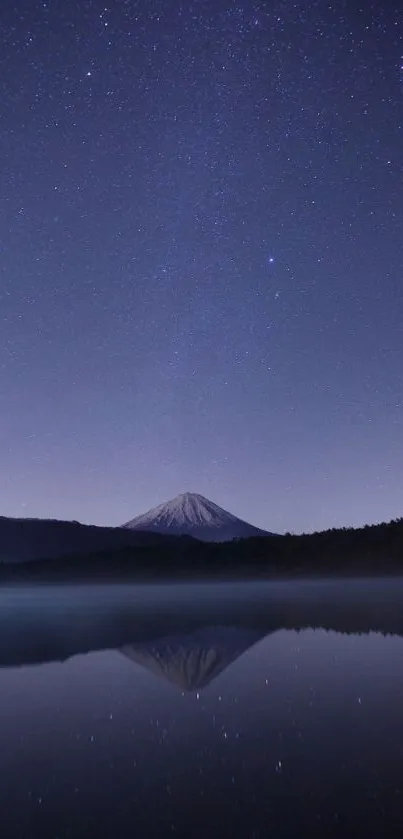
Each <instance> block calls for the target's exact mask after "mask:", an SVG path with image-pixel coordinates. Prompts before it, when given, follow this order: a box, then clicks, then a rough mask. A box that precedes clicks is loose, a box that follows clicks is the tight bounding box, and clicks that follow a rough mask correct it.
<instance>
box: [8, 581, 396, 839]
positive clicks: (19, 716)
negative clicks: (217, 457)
mask: <svg viewBox="0 0 403 839" xmlns="http://www.w3.org/2000/svg"><path fill="white" fill-rule="evenodd" d="M402 636H403V582H402V581H400V580H391V579H388V580H359V581H358V580H347V581H305V582H304V581H298V582H273V583H262V582H260V583H251V582H247V583H244V584H242V583H231V584H214V585H209V584H202V585H197V584H191V585H190V584H183V585H171V586H170V585H161V586H158V585H141V586H140V585H137V586H136V585H126V586H124V585H114V586H101V585H98V586H93V587H91V586H84V585H83V586H64V587H60V586H59V587H57V586H52V585H49V586H41V587H36V588H33V587H31V588H28V587H24V586H20V587H19V586H15V587H3V588H2V589H1V590H0V702H1V709H0V710H1V713H0V743H1V765H2V773H1V787H0V823H1V825H2V832H1V835H2V836H4V839H14V837H18V839H31V837H32V839H36V838H37V837H38V839H39V837H40V839H67V837H68V838H69V839H70V838H71V837H74V839H85V837H94V839H98V837H111V839H112V837H113V839H121V838H122V839H123V837H126V836H127V837H134V836H139V837H148V838H149V837H181V839H182V837H183V839H185V837H186V839H187V838H188V837H195V838H196V839H199V837H200V839H202V837H203V839H206V837H209V839H210V838H211V837H220V839H221V837H224V836H228V837H248V839H258V837H262V839H263V837H269V836H271V837H276V839H278V838H279V837H287V838H288V837H296V836H302V835H304V836H305V835H309V836H318V837H319V836H323V837H343V839H345V837H350V836H351V837H357V836H361V835H362V836H363V837H366V838H367V837H369V836H379V837H380V836H385V837H386V836H387V837H394V836H396V837H398V836H399V837H400V836H401V835H402V831H403V638H402Z"/></svg>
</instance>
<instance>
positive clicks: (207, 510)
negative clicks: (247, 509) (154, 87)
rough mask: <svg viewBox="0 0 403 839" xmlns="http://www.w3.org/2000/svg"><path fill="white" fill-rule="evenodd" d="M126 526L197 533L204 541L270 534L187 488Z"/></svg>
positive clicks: (176, 534) (154, 531)
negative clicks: (187, 490) (186, 490)
mask: <svg viewBox="0 0 403 839" xmlns="http://www.w3.org/2000/svg"><path fill="white" fill-rule="evenodd" d="M123 527H125V528H127V529H128V530H142V531H144V532H151V533H160V534H165V535H168V534H172V535H175V536H179V535H180V536H193V537H194V538H195V539H200V540H201V541H202V542H230V541H231V540H232V539H248V538H250V537H251V536H267V535H268V533H267V532H266V531H264V530H260V529H259V528H258V527H254V526H253V525H252V524H248V523H247V522H246V521H242V519H238V518H237V516H233V515H232V513H228V512H227V511H226V510H223V509H222V507H219V506H218V505H217V504H214V502H213V501H209V500H208V498H204V496H203V495H198V494H197V493H195V492H184V493H182V494H181V495H178V496H177V497H176V498H173V499H172V501H168V502H167V503H166V504H161V505H160V506H159V507H155V508H154V509H152V510H149V511H148V513H143V514H142V515H140V516H137V517H136V518H135V519H133V520H132V521H129V522H127V523H126V524H124V525H123Z"/></svg>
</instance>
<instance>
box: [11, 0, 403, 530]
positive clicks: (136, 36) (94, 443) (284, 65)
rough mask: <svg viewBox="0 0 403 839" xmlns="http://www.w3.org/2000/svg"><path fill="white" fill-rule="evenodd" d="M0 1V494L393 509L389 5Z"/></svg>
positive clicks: (395, 416)
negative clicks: (180, 497)
mask: <svg viewBox="0 0 403 839" xmlns="http://www.w3.org/2000/svg"><path fill="white" fill-rule="evenodd" d="M0 22H1V27H0V78H1V85H2V93H1V97H0V219H1V230H0V271H1V277H0V399H1V417H0V513H1V514H2V515H12V516H20V515H23V516H25V515H26V516H41V517H48V516H51V517H57V518H66V519H70V518H74V519H78V520H80V521H84V522H92V523H95V524H112V525H114V524H119V523H121V522H124V521H127V520H128V519H129V518H132V517H133V516H135V515H137V514H138V513H140V512H143V511H144V510H146V509H148V508H149V507H151V506H154V505H155V504H157V503H161V502H162V501H165V500H167V499H169V498H170V497H172V496H174V495H176V494H177V493H179V492H182V491H185V490H187V491H194V492H200V493H202V494H204V495H206V496H208V497H210V498H212V500H214V501H216V502H217V503H219V504H221V505H222V506H223V507H226V508H227V509H230V510H231V511H232V512H233V513H235V514H236V515H239V516H241V517H242V518H246V519H248V520H250V521H252V522H253V523H254V524H256V525H258V526H261V527H265V528H268V529H270V530H277V531H280V532H283V531H288V530H291V531H302V530H305V531H309V530H314V529H319V528H324V527H333V526H337V525H343V524H346V525H351V524H353V525H358V524H363V523H365V522H372V521H380V520H385V519H390V518H394V517H396V516H400V515H402V514H403V485H402V478H401V476H402V470H403V433H402V431H403V428H402V407H403V397H402V387H403V328H402V306H403V284H402V267H403V235H402V229H403V199H402V188H403V10H402V8H401V5H400V4H398V3H397V2H396V0H395V2H389V3H386V2H376V3H375V2H371V1H370V0H368V1H367V0H366V2H365V3H364V2H354V0H349V1H348V2H347V1H346V0H338V2H334V3H332V2H330V0H327V2H323V1H322V0H316V2H312V0H295V2H285V0H274V2H265V3H264V2H244V3H240V2H239V0H238V2H232V0H225V2H224V0H193V2H188V3H182V2H180V0H137V2H136V0H130V2H128V0H115V2H109V3H108V4H106V3H105V0H103V2H102V3H101V2H97V0H80V2H78V0H71V2H70V0H69V2H68V3H67V2H65V0H47V2H36V0H19V2H18V3H17V2H10V0H3V2H2V4H1V11H0Z"/></svg>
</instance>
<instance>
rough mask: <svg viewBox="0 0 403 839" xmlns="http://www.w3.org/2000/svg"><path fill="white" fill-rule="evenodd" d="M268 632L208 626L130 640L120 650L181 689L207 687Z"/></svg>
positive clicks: (193, 689) (189, 689) (191, 689)
mask: <svg viewBox="0 0 403 839" xmlns="http://www.w3.org/2000/svg"><path fill="white" fill-rule="evenodd" d="M263 637H265V634H264V633H263V634H262V633H259V632H257V631H254V630H248V629H242V628H239V627H228V626H217V627H213V626H212V627H205V628H203V629H199V630H196V631H195V632H192V633H189V634H185V635H176V636H171V637H168V638H167V637H165V638H159V639H156V640H154V641H150V642H149V643H147V644H141V645H139V644H137V645H136V644H128V645H126V646H124V647H122V649H121V652H122V653H123V654H124V655H125V656H126V657H127V658H129V659H130V660H131V661H134V662H135V663H136V664H139V665H141V666H142V667H144V668H146V669H147V670H149V671H150V672H152V673H154V674H155V675H156V676H162V677H163V678H164V679H166V680H167V681H169V682H171V683H172V684H174V685H176V686H177V687H179V688H181V690H186V691H195V690H201V689H202V688H205V687H206V686H207V685H208V684H210V682H212V681H213V680H214V679H216V678H217V676H219V675H220V673H222V672H223V671H224V670H226V668H227V667H229V666H230V665H231V664H233V663H234V662H235V661H236V660H237V659H238V658H240V656H242V655H243V654H244V653H245V652H246V651H247V650H248V649H250V647H252V646H253V645H254V644H256V643H257V641H260V640H261V638H263Z"/></svg>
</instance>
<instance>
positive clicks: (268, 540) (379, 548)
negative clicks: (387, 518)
mask: <svg viewBox="0 0 403 839" xmlns="http://www.w3.org/2000/svg"><path fill="white" fill-rule="evenodd" d="M116 536H117V534H116ZM116 536H114V539H115V538H116ZM138 536H140V534H138ZM98 545H99V542H98V544H97V546H96V547H97V549H96V550H90V551H87V552H83V551H81V552H76V551H75V552H73V553H72V554H71V555H64V556H62V557H60V556H59V557H56V558H53V559H50V558H46V559H44V560H36V561H35V562H32V561H31V562H29V563H28V562H20V563H18V564H17V565H15V564H13V565H9V564H3V565H2V566H1V570H0V574H1V577H2V578H3V579H4V578H10V577H11V578H15V577H26V576H27V575H28V576H29V577H30V578H41V577H42V576H43V577H48V576H51V577H52V578H54V577H56V578H60V577H63V576H64V575H68V576H70V575H73V576H78V577H79V578H81V577H86V576H89V577H93V576H96V577H99V576H101V577H115V576H123V577H126V576H128V577H138V578H144V579H153V578H161V577H163V578H172V577H174V578H178V577H179V578H180V577H184V578H189V577H202V578H204V577H220V576H221V577H225V576H232V575H235V576H266V575H268V576H271V575H276V576H277V575H281V576H282V575H285V576H294V575H296V576H298V575H304V574H320V575H326V574H332V575H333V574H366V573H372V574H382V573H400V571H402V572H403V519H397V520H394V521H391V522H389V523H387V524H379V525H373V526H366V527H363V528H360V529H353V528H342V529H333V530H327V531H323V532H320V533H313V534H303V535H299V536H296V535H291V534H286V535H284V536H276V535H274V536H267V537H263V538H251V539H242V540H236V541H233V542H226V543H221V544H212V543H210V544H207V543H201V542H198V541H196V540H192V539H188V538H181V537H178V538H168V539H157V540H156V539H147V536H146V535H144V538H139V539H138V541H137V543H136V544H134V545H133V544H127V542H126V543H123V544H119V543H118V544H116V542H115V543H114V544H110V543H109V544H108V543H106V544H105V545H103V546H102V548H99V547H98ZM45 556H46V557H49V553H47V554H45Z"/></svg>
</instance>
